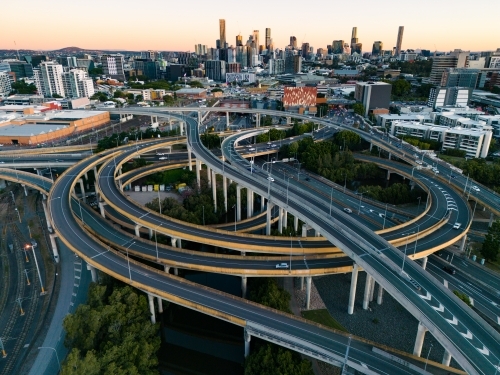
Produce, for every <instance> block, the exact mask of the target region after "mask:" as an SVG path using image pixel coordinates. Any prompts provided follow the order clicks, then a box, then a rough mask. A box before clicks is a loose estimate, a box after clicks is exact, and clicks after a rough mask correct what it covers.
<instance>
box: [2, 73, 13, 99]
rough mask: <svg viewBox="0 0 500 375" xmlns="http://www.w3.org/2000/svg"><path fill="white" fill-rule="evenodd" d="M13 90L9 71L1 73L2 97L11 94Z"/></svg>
mask: <svg viewBox="0 0 500 375" xmlns="http://www.w3.org/2000/svg"><path fill="white" fill-rule="evenodd" d="M11 91H12V86H11V84H10V76H9V73H4V72H2V73H0V98H5V97H7V96H9V94H10V92H11Z"/></svg>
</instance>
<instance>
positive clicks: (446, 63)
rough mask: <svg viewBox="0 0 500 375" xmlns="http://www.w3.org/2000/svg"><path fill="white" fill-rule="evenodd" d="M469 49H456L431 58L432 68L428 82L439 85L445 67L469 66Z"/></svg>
mask: <svg viewBox="0 0 500 375" xmlns="http://www.w3.org/2000/svg"><path fill="white" fill-rule="evenodd" d="M469 54H470V52H469V51H462V50H461V49H456V50H454V51H453V52H450V54H449V55H443V56H437V57H435V58H434V59H433V60H432V70H431V75H430V79H429V83H432V84H433V85H437V86H439V85H440V84H441V78H442V77H443V72H444V71H445V70H446V69H447V68H467V67H468V66H469Z"/></svg>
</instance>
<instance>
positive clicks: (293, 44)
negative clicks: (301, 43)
mask: <svg viewBox="0 0 500 375" xmlns="http://www.w3.org/2000/svg"><path fill="white" fill-rule="evenodd" d="M290 46H291V47H292V48H297V38H296V37H294V36H291V37H290Z"/></svg>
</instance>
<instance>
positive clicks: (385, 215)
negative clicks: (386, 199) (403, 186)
mask: <svg viewBox="0 0 500 375" xmlns="http://www.w3.org/2000/svg"><path fill="white" fill-rule="evenodd" d="M386 217H387V203H386V204H385V214H384V225H383V226H382V229H385V218H386Z"/></svg>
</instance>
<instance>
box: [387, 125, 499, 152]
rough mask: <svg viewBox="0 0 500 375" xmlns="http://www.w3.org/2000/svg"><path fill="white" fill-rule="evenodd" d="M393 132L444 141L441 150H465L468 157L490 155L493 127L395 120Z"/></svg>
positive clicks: (399, 134) (392, 126)
mask: <svg viewBox="0 0 500 375" xmlns="http://www.w3.org/2000/svg"><path fill="white" fill-rule="evenodd" d="M391 134H392V135H394V136H403V135H409V136H412V137H416V138H421V139H431V140H433V141H438V142H442V148H441V150H443V151H444V150H447V149H458V150H463V151H465V152H466V153H467V154H466V155H467V157H471V158H485V157H486V156H487V155H488V149H489V147H490V143H491V138H492V136H493V132H492V127H491V126H488V125H486V124H483V127H482V128H472V129H467V128H462V127H460V126H458V127H454V128H450V127H448V126H439V125H434V126H427V125H423V124H421V123H418V122H408V121H399V122H398V121H394V122H393V123H392V124H391Z"/></svg>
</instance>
